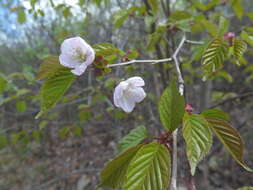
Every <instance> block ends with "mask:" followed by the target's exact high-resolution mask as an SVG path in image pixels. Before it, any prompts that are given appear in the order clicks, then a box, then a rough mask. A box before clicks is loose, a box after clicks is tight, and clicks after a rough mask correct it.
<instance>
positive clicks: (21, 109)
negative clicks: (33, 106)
mask: <svg viewBox="0 0 253 190" xmlns="http://www.w3.org/2000/svg"><path fill="white" fill-rule="evenodd" d="M16 109H17V111H18V112H20V113H22V112H25V110H26V102H25V101H18V102H16Z"/></svg>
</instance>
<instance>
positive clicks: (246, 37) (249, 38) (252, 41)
mask: <svg viewBox="0 0 253 190" xmlns="http://www.w3.org/2000/svg"><path fill="white" fill-rule="evenodd" d="M240 36H241V38H242V39H243V40H245V41H246V42H247V43H248V44H249V45H251V46H252V47H253V37H252V36H250V35H249V34H248V33H247V32H245V31H242V32H241V35H240Z"/></svg>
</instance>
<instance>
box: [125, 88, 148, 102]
mask: <svg viewBox="0 0 253 190" xmlns="http://www.w3.org/2000/svg"><path fill="white" fill-rule="evenodd" d="M145 97H146V93H145V91H144V90H143V88H141V87H136V88H132V89H131V93H130V97H129V98H131V99H132V100H133V101H134V102H136V103H139V102H141V101H142V100H143V99H144V98H145Z"/></svg>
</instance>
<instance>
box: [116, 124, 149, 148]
mask: <svg viewBox="0 0 253 190" xmlns="http://www.w3.org/2000/svg"><path fill="white" fill-rule="evenodd" d="M147 137H148V134H147V129H146V128H145V127H144V126H139V127H137V128H135V129H132V130H131V131H130V133H128V134H127V135H126V136H125V137H123V138H122V139H121V140H120V142H119V151H120V152H124V151H126V150H127V149H128V148H129V147H132V146H136V145H137V144H139V143H140V142H141V141H142V140H143V139H145V138H147Z"/></svg>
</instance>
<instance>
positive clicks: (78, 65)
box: [59, 37, 95, 75]
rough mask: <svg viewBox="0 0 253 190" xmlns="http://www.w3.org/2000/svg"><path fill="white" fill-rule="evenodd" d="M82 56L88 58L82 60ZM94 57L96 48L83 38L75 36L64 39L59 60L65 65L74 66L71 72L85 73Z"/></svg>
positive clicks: (76, 73)
mask: <svg viewBox="0 0 253 190" xmlns="http://www.w3.org/2000/svg"><path fill="white" fill-rule="evenodd" d="M82 55H83V56H82ZM80 57H86V60H81V58H80ZM94 59H95V52H94V50H93V49H92V47H91V46H90V45H89V44H88V43H86V42H85V41H84V40H83V39H82V38H80V37H74V38H69V39H66V40H64V41H63V43H62V45H61V54H60V56H59V61H60V63H61V64H62V65H63V66H65V67H68V68H74V69H73V70H72V71H71V72H72V73H74V74H75V75H81V74H82V73H84V71H85V70H86V68H87V66H88V65H90V64H91V63H92V62H93V61H94Z"/></svg>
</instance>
